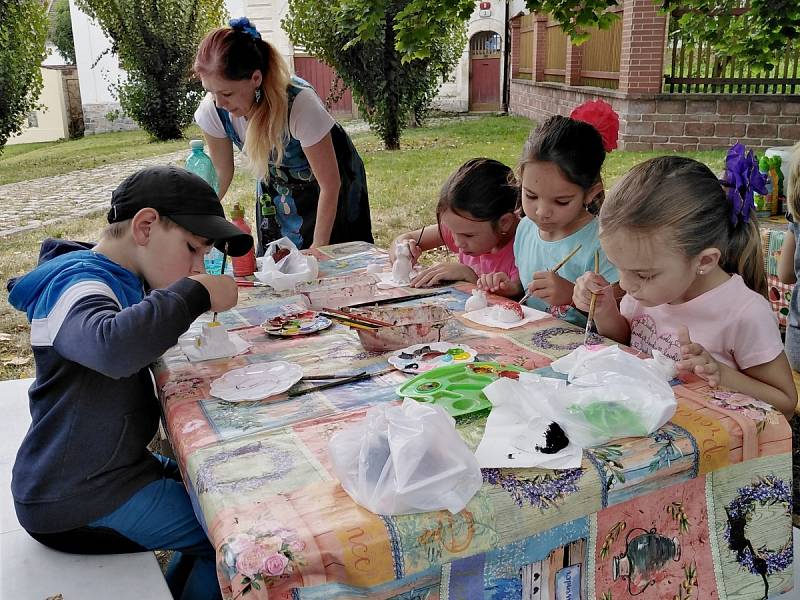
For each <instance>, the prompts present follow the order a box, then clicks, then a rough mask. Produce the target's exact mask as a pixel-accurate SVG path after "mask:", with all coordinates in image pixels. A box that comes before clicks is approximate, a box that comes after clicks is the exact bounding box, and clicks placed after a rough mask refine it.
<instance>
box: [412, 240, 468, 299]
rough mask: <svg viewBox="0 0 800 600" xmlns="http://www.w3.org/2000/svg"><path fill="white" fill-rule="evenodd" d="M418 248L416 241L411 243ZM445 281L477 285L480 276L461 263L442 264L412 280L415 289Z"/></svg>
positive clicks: (426, 270)
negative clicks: (466, 282)
mask: <svg viewBox="0 0 800 600" xmlns="http://www.w3.org/2000/svg"><path fill="white" fill-rule="evenodd" d="M411 243H412V244H414V246H415V247H416V244H415V243H414V241H413V240H412V241H411ZM445 281H468V282H469V283H475V282H476V281H478V276H477V275H476V274H475V271H473V270H472V269H470V268H469V267H468V266H466V265H462V264H461V263H441V264H438V265H434V266H432V267H428V268H427V269H425V270H423V271H422V272H421V273H419V274H418V275H416V276H415V277H414V278H413V279H412V280H411V285H412V286H413V287H417V288H419V287H431V286H434V285H436V284H439V283H444V282H445Z"/></svg>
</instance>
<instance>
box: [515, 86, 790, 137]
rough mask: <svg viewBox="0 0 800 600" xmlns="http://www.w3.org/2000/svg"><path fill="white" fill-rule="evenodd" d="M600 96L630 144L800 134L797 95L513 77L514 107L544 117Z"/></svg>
mask: <svg viewBox="0 0 800 600" xmlns="http://www.w3.org/2000/svg"><path fill="white" fill-rule="evenodd" d="M596 98H602V99H603V100H605V101H607V102H608V103H610V104H611V106H612V107H614V110H616V111H617V113H618V114H619V117H620V135H619V143H620V148H622V149H625V150H679V151H685V150H712V149H719V148H726V147H728V146H730V145H731V144H734V143H736V142H737V141H740V142H742V143H743V144H746V145H747V146H749V147H753V148H768V147H770V146H789V145H792V144H794V143H796V142H797V141H798V140H800V96H797V95H785V96H778V95H775V96H769V95H721V94H646V93H645V94H625V93H623V92H620V91H617V90H607V89H601V88H590V87H575V86H566V85H563V84H556V83H544V82H538V83H535V82H533V81H529V80H524V79H513V80H512V81H511V98H510V105H509V110H510V112H512V113H513V114H516V115H522V116H525V117H529V118H531V119H534V120H536V121H540V120H543V119H546V118H547V117H548V116H550V115H553V114H562V115H568V114H569V113H570V111H572V109H573V108H575V107H576V106H577V105H579V104H581V103H583V102H585V101H587V100H593V99H596Z"/></svg>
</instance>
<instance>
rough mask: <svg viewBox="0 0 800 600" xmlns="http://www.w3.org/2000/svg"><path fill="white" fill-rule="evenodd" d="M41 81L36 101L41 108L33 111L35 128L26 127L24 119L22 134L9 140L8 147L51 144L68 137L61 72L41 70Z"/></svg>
mask: <svg viewBox="0 0 800 600" xmlns="http://www.w3.org/2000/svg"><path fill="white" fill-rule="evenodd" d="M42 79H43V82H44V87H43V88H42V94H41V96H39V101H38V104H40V105H41V108H40V109H38V110H36V111H35V114H36V120H37V122H38V123H37V127H28V119H27V117H26V118H25V119H24V121H23V127H22V132H21V133H19V134H18V135H16V136H14V137H12V138H9V140H8V144H9V145H12V144H29V143H31V142H52V141H55V140H59V139H61V138H64V139H66V138H67V137H69V117H68V115H67V111H66V107H65V104H66V103H65V101H64V87H63V83H62V79H61V71H59V70H57V69H47V68H42Z"/></svg>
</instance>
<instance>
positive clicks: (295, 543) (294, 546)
mask: <svg viewBox="0 0 800 600" xmlns="http://www.w3.org/2000/svg"><path fill="white" fill-rule="evenodd" d="M305 549H306V543H305V542H304V541H303V540H292V541H291V542H289V550H291V551H292V552H302V551H303V550H305Z"/></svg>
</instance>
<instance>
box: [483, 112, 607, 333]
mask: <svg viewBox="0 0 800 600" xmlns="http://www.w3.org/2000/svg"><path fill="white" fill-rule="evenodd" d="M618 131H619V119H618V117H617V115H616V113H615V112H614V111H613V109H612V108H611V106H610V105H608V104H607V103H605V102H603V101H602V100H598V101H594V102H587V103H585V104H583V105H581V106H579V107H578V108H576V109H575V110H574V111H573V112H572V114H571V116H569V117H564V116H560V115H555V116H553V117H550V118H549V119H547V120H546V121H545V122H544V123H542V125H540V126H539V127H537V128H536V130H534V131H533V132H532V133H531V135H530V137H529V138H528V140H527V142H526V143H525V148H524V150H523V153H522V160H521V161H520V165H519V174H520V180H521V183H522V210H523V212H524V214H525V217H524V218H523V219H522V221H521V222H520V224H519V226H518V228H517V235H516V238H515V240H514V259H515V261H516V263H517V268H518V269H519V278H516V279H512V278H511V277H509V276H508V275H507V274H506V273H490V274H488V275H484V276H482V277H481V278H480V279H479V280H478V284H477V285H478V287H479V288H481V289H484V290H487V291H489V292H492V293H495V294H500V295H503V296H507V297H513V298H518V297H521V296H522V295H523V293H524V292H526V291H527V292H528V293H530V296H529V298H528V299H527V300H526V304H528V305H529V306H531V307H532V308H536V309H538V310H543V311H547V312H549V313H550V314H552V315H553V316H555V317H558V318H561V319H564V320H566V321H569V322H571V323H574V324H576V325H579V326H585V324H586V315H584V314H583V313H582V312H580V311H578V310H577V309H576V308H575V307H574V305H573V304H572V291H573V288H574V287H575V280H576V279H577V278H578V277H579V276H580V275H582V274H583V273H585V272H586V271H593V270H594V256H595V251H600V266H599V273H600V274H602V275H603V277H605V279H606V280H607V281H617V279H618V277H617V272H616V270H615V269H614V266H613V265H612V264H611V263H610V262H609V261H608V259H607V258H606V256H605V253H604V252H603V251H602V249H601V248H600V242H599V241H598V237H597V221H596V220H595V216H594V213H596V212H597V209H598V208H599V204H600V202H602V198H603V180H602V178H601V176H600V169H601V167H602V166H603V161H604V160H605V157H606V152H610V151H611V150H613V149H614V148H616V147H617V144H616V139H617V133H618ZM577 247H580V249H579V250H578V251H577V253H576V254H575V255H574V256H573V257H572V258H571V259H570V260H569V261H567V263H566V264H564V266H563V267H561V268H560V269H559V270H558V272H555V271H554V270H553V268H554V267H555V266H556V265H558V263H559V262H561V261H562V259H564V258H565V257H566V256H568V255H569V254H570V253H571V252H572V251H573V250H575V248H577Z"/></svg>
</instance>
